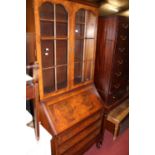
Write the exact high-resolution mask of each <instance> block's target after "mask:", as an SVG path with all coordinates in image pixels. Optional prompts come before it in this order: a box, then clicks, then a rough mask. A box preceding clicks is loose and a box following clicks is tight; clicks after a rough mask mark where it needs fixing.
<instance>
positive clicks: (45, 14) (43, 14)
mask: <svg viewBox="0 0 155 155" xmlns="http://www.w3.org/2000/svg"><path fill="white" fill-rule="evenodd" d="M40 18H41V19H54V5H53V4H52V3H49V2H46V3H44V4H42V6H41V7H40Z"/></svg>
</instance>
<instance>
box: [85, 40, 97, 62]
mask: <svg viewBox="0 0 155 155" xmlns="http://www.w3.org/2000/svg"><path fill="white" fill-rule="evenodd" d="M85 42H86V43H85V44H86V45H85V60H93V55H94V50H95V40H94V39H86V40H85Z"/></svg>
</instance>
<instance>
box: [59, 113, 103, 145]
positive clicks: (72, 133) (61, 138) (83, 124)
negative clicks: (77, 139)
mask: <svg viewBox="0 0 155 155" xmlns="http://www.w3.org/2000/svg"><path fill="white" fill-rule="evenodd" d="M100 118H102V113H101V112H98V113H97V114H95V115H93V116H92V117H90V118H88V119H87V120H85V121H83V122H81V123H80V124H78V126H75V127H73V128H72V129H70V130H68V131H66V132H64V133H62V134H60V135H59V136H58V138H57V142H58V145H60V144H62V143H64V142H65V141H67V140H68V139H70V138H71V137H73V136H75V135H76V134H78V133H79V132H81V131H82V130H84V129H85V128H87V127H88V126H89V125H90V124H92V123H94V122H96V121H97V120H99V119H100Z"/></svg>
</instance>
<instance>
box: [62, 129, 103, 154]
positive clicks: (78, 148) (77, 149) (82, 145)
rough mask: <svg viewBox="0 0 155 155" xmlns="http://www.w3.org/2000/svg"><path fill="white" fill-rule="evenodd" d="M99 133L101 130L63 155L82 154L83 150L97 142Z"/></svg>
mask: <svg viewBox="0 0 155 155" xmlns="http://www.w3.org/2000/svg"><path fill="white" fill-rule="evenodd" d="M99 132H100V129H97V130H96V131H94V132H93V133H91V134H89V135H88V136H87V137H86V138H85V139H83V140H82V141H80V142H79V143H78V144H77V145H76V146H73V147H72V148H70V149H69V150H68V151H66V152H65V153H63V155H79V154H80V153H79V152H82V150H85V149H86V148H87V146H88V145H89V144H90V143H92V142H95V141H96V139H97V137H98V134H99Z"/></svg>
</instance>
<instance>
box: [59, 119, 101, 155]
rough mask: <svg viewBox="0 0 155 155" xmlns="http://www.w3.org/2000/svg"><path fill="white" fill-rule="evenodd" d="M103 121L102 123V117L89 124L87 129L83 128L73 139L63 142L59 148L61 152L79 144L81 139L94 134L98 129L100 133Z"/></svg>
mask: <svg viewBox="0 0 155 155" xmlns="http://www.w3.org/2000/svg"><path fill="white" fill-rule="evenodd" d="M101 123H102V121H101V119H100V120H98V121H96V122H95V123H93V124H91V125H90V126H88V127H87V128H86V129H84V130H82V131H81V132H80V133H78V134H77V135H76V136H74V137H72V138H71V139H69V140H68V141H66V142H65V143H63V144H61V145H60V148H59V153H60V154H63V153H64V152H66V151H67V150H69V148H71V147H73V146H75V145H77V144H78V143H79V142H80V141H82V140H84V139H86V138H87V136H89V135H91V134H93V133H94V132H96V131H97V130H98V135H99V134H100V129H101Z"/></svg>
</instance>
